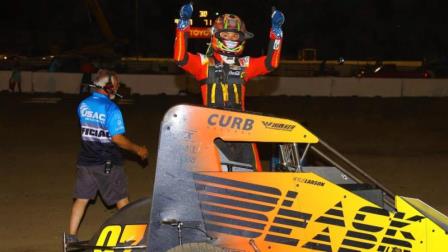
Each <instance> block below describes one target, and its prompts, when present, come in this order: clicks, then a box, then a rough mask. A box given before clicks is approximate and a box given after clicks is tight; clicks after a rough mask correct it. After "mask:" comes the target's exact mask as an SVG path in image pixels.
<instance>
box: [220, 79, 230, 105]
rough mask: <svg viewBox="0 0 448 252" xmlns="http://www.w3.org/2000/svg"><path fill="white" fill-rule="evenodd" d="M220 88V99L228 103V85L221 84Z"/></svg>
mask: <svg viewBox="0 0 448 252" xmlns="http://www.w3.org/2000/svg"><path fill="white" fill-rule="evenodd" d="M221 88H222V99H223V101H224V102H227V101H229V84H227V83H225V84H224V83H222V82H221Z"/></svg>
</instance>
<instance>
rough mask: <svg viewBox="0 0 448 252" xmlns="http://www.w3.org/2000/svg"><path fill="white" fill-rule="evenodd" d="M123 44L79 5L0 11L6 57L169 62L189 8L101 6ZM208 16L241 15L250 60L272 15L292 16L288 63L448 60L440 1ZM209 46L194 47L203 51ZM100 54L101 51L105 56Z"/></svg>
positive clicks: (326, 4) (73, 0) (351, 3)
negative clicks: (308, 52)
mask: <svg viewBox="0 0 448 252" xmlns="http://www.w3.org/2000/svg"><path fill="white" fill-rule="evenodd" d="M98 1H99V3H100V6H101V7H102V10H103V12H104V14H105V15H106V18H107V19H108V21H109V23H110V27H111V29H112V31H113V33H114V35H115V37H116V38H117V39H118V41H119V42H117V41H115V42H113V43H106V39H105V37H104V36H103V35H102V33H101V32H100V29H99V26H98V24H97V22H96V19H95V16H94V15H93V14H92V13H90V11H89V9H88V8H87V7H86V5H85V2H84V1H81V0H64V1H60V0H39V1H31V0H15V1H7V2H3V4H2V7H3V8H2V14H1V15H0V29H1V31H2V36H0V53H15V54H20V55H26V56H40V55H49V54H63V53H65V52H67V51H70V52H76V51H77V50H79V49H80V48H84V47H86V46H91V45H96V44H107V45H108V46H110V47H112V48H113V49H114V52H116V53H117V55H121V56H132V55H140V56H151V57H171V54H172V41H173V37H174V28H175V25H174V23H173V19H174V18H176V17H177V16H178V14H177V13H178V10H179V8H180V6H181V5H182V4H183V3H185V2H186V1H172V0H168V1H151V0H98ZM194 2H195V3H194V4H195V12H194V15H195V16H196V17H197V16H198V11H199V10H200V9H207V10H209V13H213V12H216V11H218V12H219V13H224V12H231V13H235V14H237V15H240V16H241V17H242V18H243V19H244V20H245V22H246V25H247V27H248V29H249V30H250V31H252V32H253V33H255V35H256V36H255V38H254V39H253V40H251V41H250V42H249V43H248V46H247V47H246V53H247V54H250V55H254V56H256V55H258V54H261V53H263V50H264V48H265V47H266V42H267V36H268V29H269V25H270V24H269V22H270V13H271V7H272V6H274V5H275V6H276V7H277V8H278V9H280V10H282V11H283V12H284V13H285V16H286V23H285V25H284V30H285V43H284V51H283V58H284V59H295V58H297V55H298V52H299V50H300V49H302V48H316V49H317V52H318V53H317V56H318V58H319V59H325V58H337V57H340V56H342V57H344V58H346V59H382V60H391V59H400V60H422V59H440V58H444V57H445V55H446V53H447V45H448V43H447V42H448V35H447V32H446V24H447V23H448V22H447V21H448V20H447V19H448V15H447V13H446V12H447V9H448V8H447V7H448V3H447V1H441V0H440V1H437V0H426V1H424V0H342V1H331V0H290V1H287V0H279V1H273V0H264V1H260V0H258V1H255V0H243V1H242V0H239V1H236V0H225V1H224V0H223V1H206V0H201V1H199V0H198V1H194ZM206 42H207V41H206V40H200V41H196V42H193V44H192V47H191V48H192V49H193V50H200V51H203V50H205V43H206ZM99 52H100V51H99Z"/></svg>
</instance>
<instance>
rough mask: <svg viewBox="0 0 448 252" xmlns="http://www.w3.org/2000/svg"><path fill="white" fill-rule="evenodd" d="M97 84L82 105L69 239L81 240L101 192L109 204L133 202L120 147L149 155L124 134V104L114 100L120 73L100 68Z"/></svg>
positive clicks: (95, 81)
mask: <svg viewBox="0 0 448 252" xmlns="http://www.w3.org/2000/svg"><path fill="white" fill-rule="evenodd" d="M94 85H95V91H94V92H93V93H92V95H91V96H89V97H88V98H86V99H84V100H83V101H82V102H81V103H80V104H79V107H78V116H79V121H80V125H81V151H80V154H79V157H78V161H77V177H76V184H75V191H74V195H73V196H74V198H75V201H74V203H73V207H72V213H71V217H70V227H69V235H68V236H67V242H75V241H77V238H76V233H77V231H78V228H79V224H80V221H81V219H82V217H83V216H84V213H85V210H86V206H87V204H88V202H89V200H92V199H94V198H95V197H96V195H97V193H98V192H99V193H100V195H101V197H102V199H103V200H104V202H105V203H106V205H116V207H117V208H118V209H120V208H122V207H124V206H126V205H127V204H128V203H129V199H128V189H127V176H126V174H125V173H124V169H123V160H122V155H121V153H120V149H119V148H122V149H125V150H128V151H131V152H133V153H135V154H137V155H138V156H139V157H140V158H141V159H142V160H143V159H146V158H147V156H148V150H147V148H146V147H145V146H139V145H137V144H135V143H133V142H132V141H130V140H129V139H128V138H127V137H125V136H124V133H125V125H124V121H123V117H122V114H121V111H120V108H119V107H118V106H117V105H116V104H115V103H114V102H113V101H112V99H114V98H115V96H116V94H117V90H118V87H119V81H118V76H117V74H116V73H114V72H112V71H109V70H100V71H99V72H98V74H97V77H96V79H95V80H94Z"/></svg>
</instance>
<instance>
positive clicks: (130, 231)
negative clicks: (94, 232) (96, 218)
mask: <svg viewBox="0 0 448 252" xmlns="http://www.w3.org/2000/svg"><path fill="white" fill-rule="evenodd" d="M146 227H147V224H132V225H126V226H124V227H123V226H121V225H110V226H106V227H104V228H103V230H102V231H101V234H100V235H99V236H98V240H97V241H96V244H95V245H96V246H107V247H114V246H125V245H126V246H129V245H138V244H139V243H140V241H142V240H143V237H144V234H145V231H146ZM112 251H113V250H109V249H106V250H103V249H95V250H94V252H112ZM123 252H131V250H130V249H126V250H124V251H123Z"/></svg>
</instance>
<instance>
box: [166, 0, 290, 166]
mask: <svg viewBox="0 0 448 252" xmlns="http://www.w3.org/2000/svg"><path fill="white" fill-rule="evenodd" d="M192 13H193V5H192V4H191V3H190V4H186V5H184V6H182V7H181V9H180V13H179V15H180V19H179V22H178V24H177V29H176V38H175V42H174V60H175V62H176V63H177V65H178V66H179V67H181V68H182V69H184V70H185V71H187V72H188V73H190V74H192V75H193V76H194V77H195V78H196V80H197V81H198V82H199V83H200V85H201V93H202V102H203V104H204V105H205V106H208V107H216V108H224V109H232V110H239V111H244V109H245V96H246V85H247V82H248V81H249V80H250V79H252V78H254V77H256V76H259V75H264V74H267V73H269V72H270V71H272V70H274V69H275V68H277V67H278V65H279V60H280V52H281V46H282V40H283V31H282V25H283V23H284V20H285V17H284V15H283V13H282V12H280V11H278V10H274V11H273V12H272V15H271V24H272V26H271V29H270V34H269V45H268V51H267V52H268V53H267V55H265V56H261V57H257V58H254V57H250V56H242V53H243V50H244V46H245V44H246V40H248V39H250V38H252V37H253V36H254V35H253V34H252V33H250V32H248V31H247V29H246V26H245V24H244V22H243V21H242V20H241V19H240V18H239V17H238V16H236V15H233V14H224V15H221V16H219V17H218V18H216V20H215V21H214V24H213V26H212V28H211V41H210V47H209V50H208V52H207V53H206V54H201V53H198V54H193V53H190V52H188V51H187V44H188V35H189V30H190V18H191V16H192ZM216 145H217V147H218V148H219V149H220V150H221V152H224V154H225V156H226V157H227V158H230V159H231V160H234V161H238V162H240V163H241V162H243V163H246V164H250V165H251V166H252V167H255V168H256V169H257V170H260V169H261V165H260V163H259V159H258V154H257V150H256V148H255V145H252V144H248V143H247V144H243V143H240V144H238V145H235V144H231V143H224V142H222V141H217V142H216Z"/></svg>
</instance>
